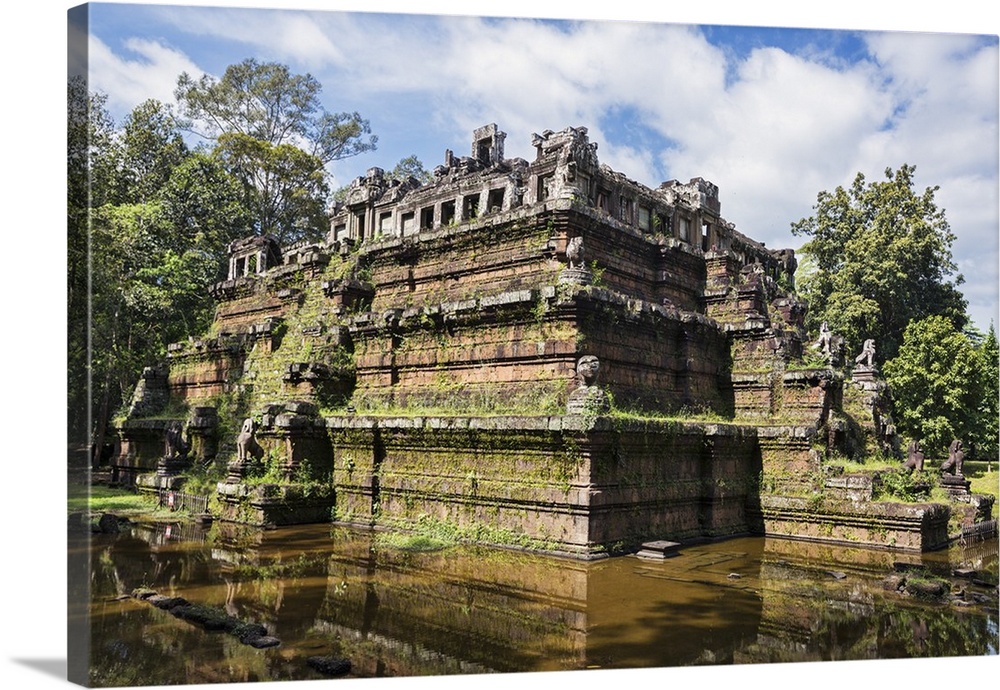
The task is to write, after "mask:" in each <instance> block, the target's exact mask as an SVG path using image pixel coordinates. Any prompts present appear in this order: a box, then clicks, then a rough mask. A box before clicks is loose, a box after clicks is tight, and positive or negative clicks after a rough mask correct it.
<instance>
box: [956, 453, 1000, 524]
mask: <svg viewBox="0 0 1000 690" xmlns="http://www.w3.org/2000/svg"><path fill="white" fill-rule="evenodd" d="M995 464H996V463H993V462H983V461H968V460H967V461H966V462H964V463H963V464H962V472H963V474H965V477H966V479H968V480H969V490H970V491H971V492H972V493H974V494H987V495H989V496H993V498H994V501H993V510H992V512H991V515H990V517H993V518H996V517H1000V506H998V505H997V504H998V503H1000V472H998V471H997V469H996V468H995V467H994V465H995Z"/></svg>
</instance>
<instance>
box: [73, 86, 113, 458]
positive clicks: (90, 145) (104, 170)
mask: <svg viewBox="0 0 1000 690" xmlns="http://www.w3.org/2000/svg"><path fill="white" fill-rule="evenodd" d="M66 95H67V99H66V104H67V112H66V126H67V131H66V144H67V148H66V166H67V176H66V177H67V187H66V190H67V194H66V211H67V219H66V220H67V243H66V249H67V276H66V277H67V281H66V287H67V290H66V306H67V315H68V318H67V343H66V346H67V347H66V359H67V361H66V364H67V432H68V435H69V439H70V442H71V443H72V444H73V445H75V446H86V445H87V444H88V443H89V442H90V432H91V428H90V424H91V412H90V411H91V402H92V399H91V396H90V392H91V386H90V379H91V369H90V360H89V352H90V347H89V346H90V319H89V314H90V306H91V305H90V236H89V218H90V208H91V206H92V205H93V204H95V203H96V204H101V203H104V202H105V201H106V199H107V198H108V196H109V195H110V191H111V187H112V180H113V178H114V171H115V167H116V163H115V157H114V156H113V155H112V154H111V151H112V148H113V142H114V122H113V120H112V119H111V116H110V114H109V113H108V111H107V109H106V108H105V104H106V102H107V98H106V97H105V96H103V95H102V94H92V93H90V92H89V91H88V90H87V83H86V82H85V81H84V80H83V79H82V78H80V77H74V78H72V79H70V80H69V82H68V84H67V93H66Z"/></svg>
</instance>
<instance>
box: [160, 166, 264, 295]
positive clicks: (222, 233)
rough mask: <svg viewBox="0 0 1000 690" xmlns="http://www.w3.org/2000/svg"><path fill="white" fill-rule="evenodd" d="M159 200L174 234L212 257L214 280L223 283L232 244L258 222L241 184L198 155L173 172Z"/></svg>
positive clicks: (222, 167)
mask: <svg viewBox="0 0 1000 690" xmlns="http://www.w3.org/2000/svg"><path fill="white" fill-rule="evenodd" d="M158 199H159V200H160V201H161V202H162V204H163V213H164V214H165V216H166V219H167V221H168V222H169V224H170V227H171V228H172V232H173V233H174V234H176V235H177V236H178V237H181V238H184V239H185V242H186V243H187V245H186V246H187V247H189V248H190V249H196V250H198V251H202V252H206V253H208V254H210V255H211V256H213V257H214V259H215V262H216V264H217V265H218V268H217V270H216V274H215V280H221V279H223V278H224V277H225V275H224V273H225V270H226V266H227V263H226V253H227V247H228V245H229V243H230V242H232V241H233V240H237V239H240V238H241V237H246V236H248V235H251V234H253V228H254V222H255V221H254V218H253V214H252V213H251V212H250V209H249V208H247V206H246V204H245V203H244V193H243V187H242V184H241V183H240V181H239V180H237V179H236V178H235V177H234V176H233V175H230V174H229V173H228V172H227V171H226V169H225V167H224V166H223V165H222V162H221V161H220V160H219V158H218V157H217V156H216V155H213V154H211V153H207V152H203V151H196V152H194V153H193V154H191V155H190V156H188V157H187V158H186V159H185V160H184V161H183V162H182V163H181V164H180V165H178V166H177V167H175V168H174V169H173V171H172V172H171V173H170V178H169V179H168V180H167V182H166V184H164V186H163V187H162V188H161V189H160V190H159V192H158ZM203 292H204V294H205V297H206V299H207V297H208V293H207V292H206V291H203Z"/></svg>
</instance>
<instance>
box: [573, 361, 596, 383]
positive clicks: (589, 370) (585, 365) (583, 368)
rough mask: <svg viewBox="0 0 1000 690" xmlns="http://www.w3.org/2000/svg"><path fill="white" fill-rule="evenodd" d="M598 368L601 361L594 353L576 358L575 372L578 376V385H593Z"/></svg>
mask: <svg viewBox="0 0 1000 690" xmlns="http://www.w3.org/2000/svg"><path fill="white" fill-rule="evenodd" d="M600 369H601V361H600V360H599V359H597V357H595V356H594V355H584V356H583V357H581V358H580V359H578V360H577V362H576V374H577V376H578V377H579V378H580V385H583V386H592V385H594V382H595V381H596V380H597V373H598V372H599V371H600Z"/></svg>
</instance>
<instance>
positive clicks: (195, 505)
mask: <svg viewBox="0 0 1000 690" xmlns="http://www.w3.org/2000/svg"><path fill="white" fill-rule="evenodd" d="M157 498H158V500H159V504H160V507H161V508H169V509H170V510H186V511H188V512H190V513H194V514H196V515H197V514H200V513H207V512H208V496H198V495H196V494H186V493H184V492H182V491H167V490H164V489H161V490H159V491H157Z"/></svg>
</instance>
